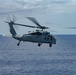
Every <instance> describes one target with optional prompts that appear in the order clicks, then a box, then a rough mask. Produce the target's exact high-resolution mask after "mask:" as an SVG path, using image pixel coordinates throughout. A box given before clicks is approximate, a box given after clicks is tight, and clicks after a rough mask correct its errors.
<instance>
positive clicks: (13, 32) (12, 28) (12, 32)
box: [6, 21, 17, 37]
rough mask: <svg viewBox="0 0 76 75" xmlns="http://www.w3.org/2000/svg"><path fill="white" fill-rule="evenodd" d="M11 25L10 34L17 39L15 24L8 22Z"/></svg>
mask: <svg viewBox="0 0 76 75" xmlns="http://www.w3.org/2000/svg"><path fill="white" fill-rule="evenodd" d="M6 23H8V24H9V28H10V33H11V34H12V37H15V35H16V34H17V33H16V31H15V29H14V27H13V25H14V22H12V21H10V22H6Z"/></svg>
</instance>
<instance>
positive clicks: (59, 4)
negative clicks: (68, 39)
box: [0, 0, 76, 34]
mask: <svg viewBox="0 0 76 75" xmlns="http://www.w3.org/2000/svg"><path fill="white" fill-rule="evenodd" d="M12 14H14V15H15V16H16V19H17V20H16V22H17V23H22V24H29V25H30V24H31V25H34V26H35V24H34V23H32V22H31V21H29V20H27V19H26V18H25V17H27V16H28V17H29V16H32V17H34V18H36V19H37V20H38V22H39V23H40V24H41V25H44V26H48V27H49V28H50V29H49V30H48V31H50V32H51V30H54V31H56V32H51V33H53V34H76V29H75V28H73V29H68V28H67V27H76V25H75V24H76V0H0V34H9V28H8V24H6V23H4V21H8V20H9V19H7V16H8V15H12ZM28 30H35V29H31V28H25V27H19V29H18V30H17V33H18V34H24V33H27V32H28Z"/></svg>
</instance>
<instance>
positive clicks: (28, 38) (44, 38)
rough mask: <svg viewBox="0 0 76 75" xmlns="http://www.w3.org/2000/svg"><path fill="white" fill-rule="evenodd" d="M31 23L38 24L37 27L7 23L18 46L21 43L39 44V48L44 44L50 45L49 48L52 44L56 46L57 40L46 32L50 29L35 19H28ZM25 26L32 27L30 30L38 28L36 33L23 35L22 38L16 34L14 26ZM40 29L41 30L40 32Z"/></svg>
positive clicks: (12, 21) (11, 21) (12, 22)
mask: <svg viewBox="0 0 76 75" xmlns="http://www.w3.org/2000/svg"><path fill="white" fill-rule="evenodd" d="M26 18H27V19H29V20H30V21H32V22H33V23H35V24H36V26H31V25H25V24H20V23H15V22H14V20H10V21H9V22H8V21H5V22H6V23H8V25H9V28H10V33H11V34H12V38H14V39H16V40H18V41H19V42H18V43H17V46H19V45H20V43H21V41H23V42H33V43H38V46H39V47H40V46H41V45H42V44H43V43H46V44H49V47H52V44H56V38H55V37H54V36H53V35H51V34H50V32H48V31H44V30H45V29H49V28H48V27H45V26H42V25H40V24H39V23H38V22H37V20H36V19H35V18H33V17H26ZM15 25H18V26H24V27H30V28H37V29H38V30H36V31H35V32H30V31H29V32H28V34H23V35H22V36H18V34H17V33H16V31H15V29H14V26H15ZM39 29H40V30H39Z"/></svg>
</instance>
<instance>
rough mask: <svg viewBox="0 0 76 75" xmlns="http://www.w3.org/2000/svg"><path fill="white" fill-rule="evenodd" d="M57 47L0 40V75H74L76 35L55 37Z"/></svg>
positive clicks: (0, 38)
mask: <svg viewBox="0 0 76 75" xmlns="http://www.w3.org/2000/svg"><path fill="white" fill-rule="evenodd" d="M55 37H56V39H57V43H56V45H53V46H52V47H51V48H50V47H49V45H48V44H42V45H41V47H38V46H37V43H30V42H21V44H20V46H17V43H18V41H17V40H15V39H13V38H7V37H3V36H0V75H76V35H55Z"/></svg>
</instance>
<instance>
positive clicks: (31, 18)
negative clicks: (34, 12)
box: [26, 17, 41, 27]
mask: <svg viewBox="0 0 76 75" xmlns="http://www.w3.org/2000/svg"><path fill="white" fill-rule="evenodd" d="M26 18H27V19H29V20H31V21H32V22H33V23H35V24H36V25H37V26H38V27H41V25H40V24H39V23H38V22H37V20H36V19H35V18H33V17H26Z"/></svg>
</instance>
